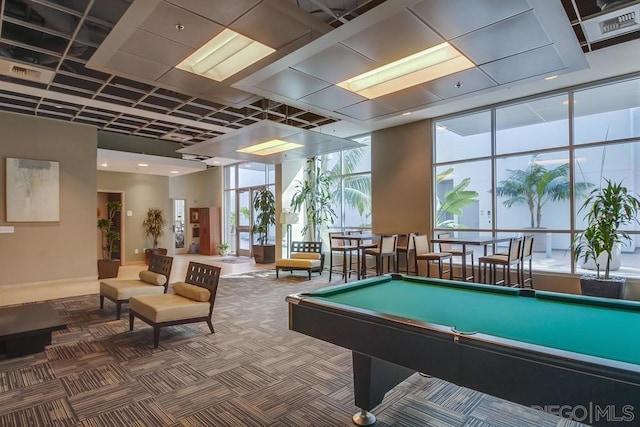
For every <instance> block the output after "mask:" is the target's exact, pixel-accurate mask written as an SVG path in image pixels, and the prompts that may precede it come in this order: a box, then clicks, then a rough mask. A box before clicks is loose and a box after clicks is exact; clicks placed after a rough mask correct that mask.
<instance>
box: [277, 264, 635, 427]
mask: <svg viewBox="0 0 640 427" xmlns="http://www.w3.org/2000/svg"><path fill="white" fill-rule="evenodd" d="M286 301H287V302H288V305H289V329H291V330H294V331H297V332H300V333H303V334H306V335H309V336H312V337H315V338H318V339H321V340H324V341H327V342H330V343H333V344H336V345H339V346H341V347H344V348H347V349H350V350H352V353H353V375H354V395H355V404H356V406H357V407H359V408H360V409H361V411H360V412H358V413H357V414H356V415H354V419H353V420H354V422H355V423H356V424H359V425H370V424H372V423H374V422H375V416H374V415H373V414H371V412H369V411H370V410H371V409H373V408H374V407H375V406H377V405H379V404H380V403H381V402H382V399H383V398H384V395H385V394H386V393H387V391H389V390H391V389H392V388H393V387H395V386H396V385H397V384H398V383H400V382H401V381H403V380H404V379H406V378H407V377H409V376H410V375H412V374H413V373H415V372H416V371H417V372H421V373H425V374H428V375H431V376H434V377H438V378H441V379H444V380H446V381H450V382H452V383H455V384H458V385H460V386H464V387H468V388H471V389H474V390H478V391H481V392H484V393H488V394H491V395H494V396H497V397H500V398H503V399H506V400H509V401H512V402H516V403H519V404H522V405H526V406H530V407H536V408H538V409H542V410H545V411H547V412H551V413H554V414H555V415H558V416H562V417H565V418H571V419H574V420H576V421H580V422H583V423H585V424H591V425H597V426H607V425H610V426H618V427H620V426H625V425H629V426H631V425H637V423H638V422H639V421H640V303H638V302H635V301H625V300H613V299H611V300H609V299H605V298H592V297H583V296H579V295H570V294H560V293H554V292H544V291H534V290H531V289H512V288H506V287H500V286H492V285H481V284H474V283H468V282H457V281H449V280H439V279H432V278H425V277H415V276H404V275H399V274H393V275H387V276H379V277H375V278H372V279H366V280H360V281H357V282H352V283H348V284H344V285H339V286H333V287H328V288H323V289H320V290H318V291H315V292H310V293H301V294H294V295H289V296H288V297H287V298H286Z"/></svg>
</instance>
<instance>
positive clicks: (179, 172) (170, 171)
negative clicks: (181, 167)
mask: <svg viewBox="0 0 640 427" xmlns="http://www.w3.org/2000/svg"><path fill="white" fill-rule="evenodd" d="M169 173H180V171H169Z"/></svg>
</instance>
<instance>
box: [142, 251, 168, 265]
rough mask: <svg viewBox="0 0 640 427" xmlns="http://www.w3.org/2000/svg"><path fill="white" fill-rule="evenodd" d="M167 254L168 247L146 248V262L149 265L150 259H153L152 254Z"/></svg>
mask: <svg viewBox="0 0 640 427" xmlns="http://www.w3.org/2000/svg"><path fill="white" fill-rule="evenodd" d="M166 254H167V249H166V248H151V249H145V250H144V262H146V263H147V265H149V261H150V260H151V255H166Z"/></svg>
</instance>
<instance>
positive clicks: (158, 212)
mask: <svg viewBox="0 0 640 427" xmlns="http://www.w3.org/2000/svg"><path fill="white" fill-rule="evenodd" d="M164 224H165V219H164V214H163V213H162V209H157V208H149V209H148V210H147V214H146V215H145V218H144V221H142V227H143V228H144V234H145V236H147V237H151V240H152V244H153V247H152V248H149V249H145V250H144V257H145V261H146V263H147V264H149V259H150V258H151V255H153V254H159V255H166V254H167V249H166V248H159V247H158V239H159V238H160V236H161V235H162V232H163V231H164V230H163V227H164Z"/></svg>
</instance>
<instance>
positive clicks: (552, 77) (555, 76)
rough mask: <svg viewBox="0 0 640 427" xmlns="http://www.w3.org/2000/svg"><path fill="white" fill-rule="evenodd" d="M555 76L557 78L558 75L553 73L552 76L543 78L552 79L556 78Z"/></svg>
mask: <svg viewBox="0 0 640 427" xmlns="http://www.w3.org/2000/svg"><path fill="white" fill-rule="evenodd" d="M557 78H558V75H557V74H555V75H553V76H547V77H545V78H544V79H545V80H553V79H557Z"/></svg>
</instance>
